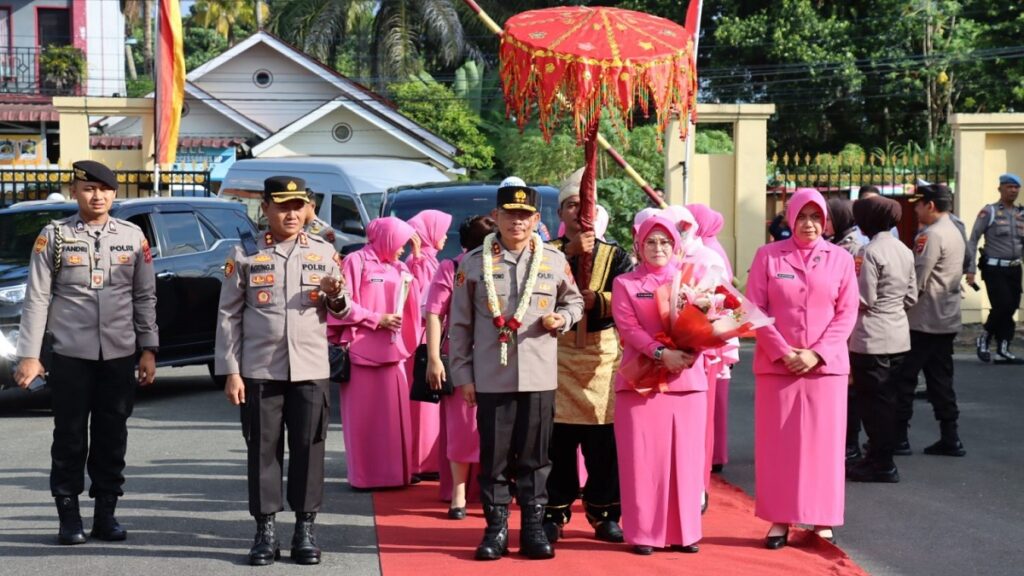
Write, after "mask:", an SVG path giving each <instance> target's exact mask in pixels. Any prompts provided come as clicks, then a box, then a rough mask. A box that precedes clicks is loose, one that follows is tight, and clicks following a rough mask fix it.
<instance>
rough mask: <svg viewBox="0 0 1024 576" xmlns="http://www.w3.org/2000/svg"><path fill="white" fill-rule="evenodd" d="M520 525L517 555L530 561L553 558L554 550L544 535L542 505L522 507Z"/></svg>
mask: <svg viewBox="0 0 1024 576" xmlns="http://www.w3.org/2000/svg"><path fill="white" fill-rule="evenodd" d="M520 512H521V514H522V518H521V520H522V524H520V527H521V528H520V530H519V553H520V554H522V555H523V556H526V557H527V558H529V559H531V560H547V559H548V558H554V557H555V549H554V548H552V547H551V542H548V537H547V536H545V535H544V527H543V526H542V523H543V521H544V505H543V504H529V505H526V506H522V510H520Z"/></svg>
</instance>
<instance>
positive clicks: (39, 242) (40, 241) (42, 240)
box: [33, 234, 49, 254]
mask: <svg viewBox="0 0 1024 576" xmlns="http://www.w3.org/2000/svg"><path fill="white" fill-rule="evenodd" d="M48 242H49V240H47V239H46V236H45V235H43V234H40V235H39V237H38V238H36V245H35V247H34V248H33V249H34V250H35V253H36V254H39V253H40V252H42V251H43V250H46V244H47V243H48Z"/></svg>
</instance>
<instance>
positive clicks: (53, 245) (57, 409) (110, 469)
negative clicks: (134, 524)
mask: <svg viewBox="0 0 1024 576" xmlns="http://www.w3.org/2000/svg"><path fill="white" fill-rule="evenodd" d="M72 168H73V169H74V178H73V181H72V182H71V197H72V198H73V199H74V200H75V201H76V202H78V213H77V214H75V215H74V216H71V217H68V218H65V219H63V220H57V221H55V222H51V223H50V224H49V225H47V226H46V227H45V228H44V229H43V230H42V232H40V234H39V237H38V238H37V239H36V243H35V247H34V248H33V251H32V254H31V257H30V260H29V277H28V287H27V289H26V292H25V304H24V308H23V310H22V316H21V335H20V337H19V339H18V356H20V357H21V361H20V363H19V364H18V369H17V372H16V374H15V380H16V382H17V383H18V385H19V386H21V387H27V386H28V385H29V384H30V383H31V381H32V380H33V379H35V378H36V376H41V375H42V374H43V372H44V367H43V365H42V364H41V363H40V361H39V358H40V352H41V349H42V345H43V336H44V333H46V332H50V333H52V336H53V357H52V360H51V361H50V365H49V366H47V367H46V369H48V370H49V387H50V389H51V390H52V392H53V400H52V401H53V422H54V431H53V445H52V447H51V450H50V453H51V457H52V463H51V468H50V491H51V493H52V494H53V496H54V498H55V499H56V501H57V512H58V515H59V517H60V529H59V532H58V542H60V543H61V544H81V543H83V542H85V540H86V537H85V532H84V530H83V527H82V517H81V514H80V512H79V505H78V496H79V494H81V493H82V491H83V489H84V473H85V470H86V468H87V469H88V473H89V477H90V478H91V480H92V485H91V486H90V487H89V496H91V497H93V498H95V499H96V507H95V515H94V519H93V524H92V536H93V537H96V538H99V539H101V540H124V539H125V538H126V537H127V533H126V531H125V530H124V529H123V528H122V527H121V525H120V524H119V523H118V522H117V519H116V518H115V517H114V510H115V507H116V505H117V499H118V497H119V496H121V495H122V494H123V491H122V485H123V484H124V466H125V461H124V458H125V452H126V450H127V441H128V429H127V420H128V416H129V415H130V414H131V413H132V406H133V404H134V401H135V389H136V386H137V385H139V384H141V385H143V386H145V385H148V384H151V383H152V382H153V380H154V377H155V374H156V357H155V354H156V351H157V345H158V335H157V325H156V283H155V278H154V275H153V263H152V261H153V258H152V256H151V254H150V248H149V243H148V242H147V241H146V237H145V235H144V234H143V232H142V230H140V229H139V227H138V226H136V225H134V224H132V223H130V222H127V221H125V220H118V219H116V218H111V217H110V215H109V211H110V208H111V206H112V204H113V201H114V197H115V196H116V194H117V187H118V185H117V177H116V176H115V175H114V173H113V172H112V171H111V170H110V169H109V168H107V167H106V166H104V165H103V164H101V163H99V162H94V161H91V160H85V161H80V162H75V163H74V165H73V166H72ZM136 362H138V378H137V379H136V377H135V376H134V375H133V374H132V371H133V368H134V367H135V365H136ZM90 429H91V435H90Z"/></svg>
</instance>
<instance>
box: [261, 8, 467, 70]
mask: <svg viewBox="0 0 1024 576" xmlns="http://www.w3.org/2000/svg"><path fill="white" fill-rule="evenodd" d="M457 4H461V1H460V0H380V1H377V0H276V1H275V2H274V3H273V4H272V10H271V12H272V20H271V29H272V30H273V31H274V32H275V33H277V34H278V35H280V36H282V37H283V38H285V39H286V40H288V41H290V42H292V43H294V44H296V45H297V46H299V47H301V48H302V49H303V50H305V51H306V52H309V53H310V54H313V55H314V56H317V57H318V58H321V59H323V60H325V61H326V62H328V63H330V64H332V65H334V64H336V62H337V57H338V55H339V54H340V51H341V50H342V49H343V48H345V47H348V48H351V47H352V38H351V37H352V36H355V35H357V34H359V33H361V32H362V33H364V34H365V33H366V32H367V31H366V30H361V29H360V28H361V26H359V23H365V22H369V21H370V18H369V17H368V16H372V20H373V31H372V34H373V43H372V46H366V48H367V49H368V50H367V51H368V52H369V53H370V57H371V70H372V73H373V76H374V78H375V80H374V82H373V83H374V84H376V85H377V87H378V88H383V87H384V86H386V85H387V84H389V83H391V82H396V81H403V80H406V79H407V78H409V77H410V76H411V75H414V74H416V73H418V72H420V71H421V70H423V68H424V66H425V65H427V66H430V67H433V68H442V69H448V70H453V69H455V68H457V67H458V66H459V65H460V64H462V62H463V61H464V60H465V58H466V56H467V54H468V53H469V52H468V51H467V45H466V40H465V33H464V31H463V28H462V23H461V22H460V20H459V13H458V11H457V10H456V5H457ZM346 45H347V46H346ZM364 53H365V52H364Z"/></svg>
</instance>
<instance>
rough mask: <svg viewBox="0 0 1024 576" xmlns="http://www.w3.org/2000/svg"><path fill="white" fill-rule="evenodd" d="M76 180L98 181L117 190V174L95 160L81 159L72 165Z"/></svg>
mask: <svg viewBox="0 0 1024 576" xmlns="http://www.w3.org/2000/svg"><path fill="white" fill-rule="evenodd" d="M71 170H72V171H74V173H75V180H79V181H81V182H97V183H99V184H103V185H104V186H106V187H107V188H110V189H112V190H114V191H116V190H117V175H116V174H114V171H113V170H111V169H110V168H107V167H106V166H104V165H103V164H102V163H100V162H97V161H95V160H79V161H78V162H75V163H74V164H72V165H71Z"/></svg>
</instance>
